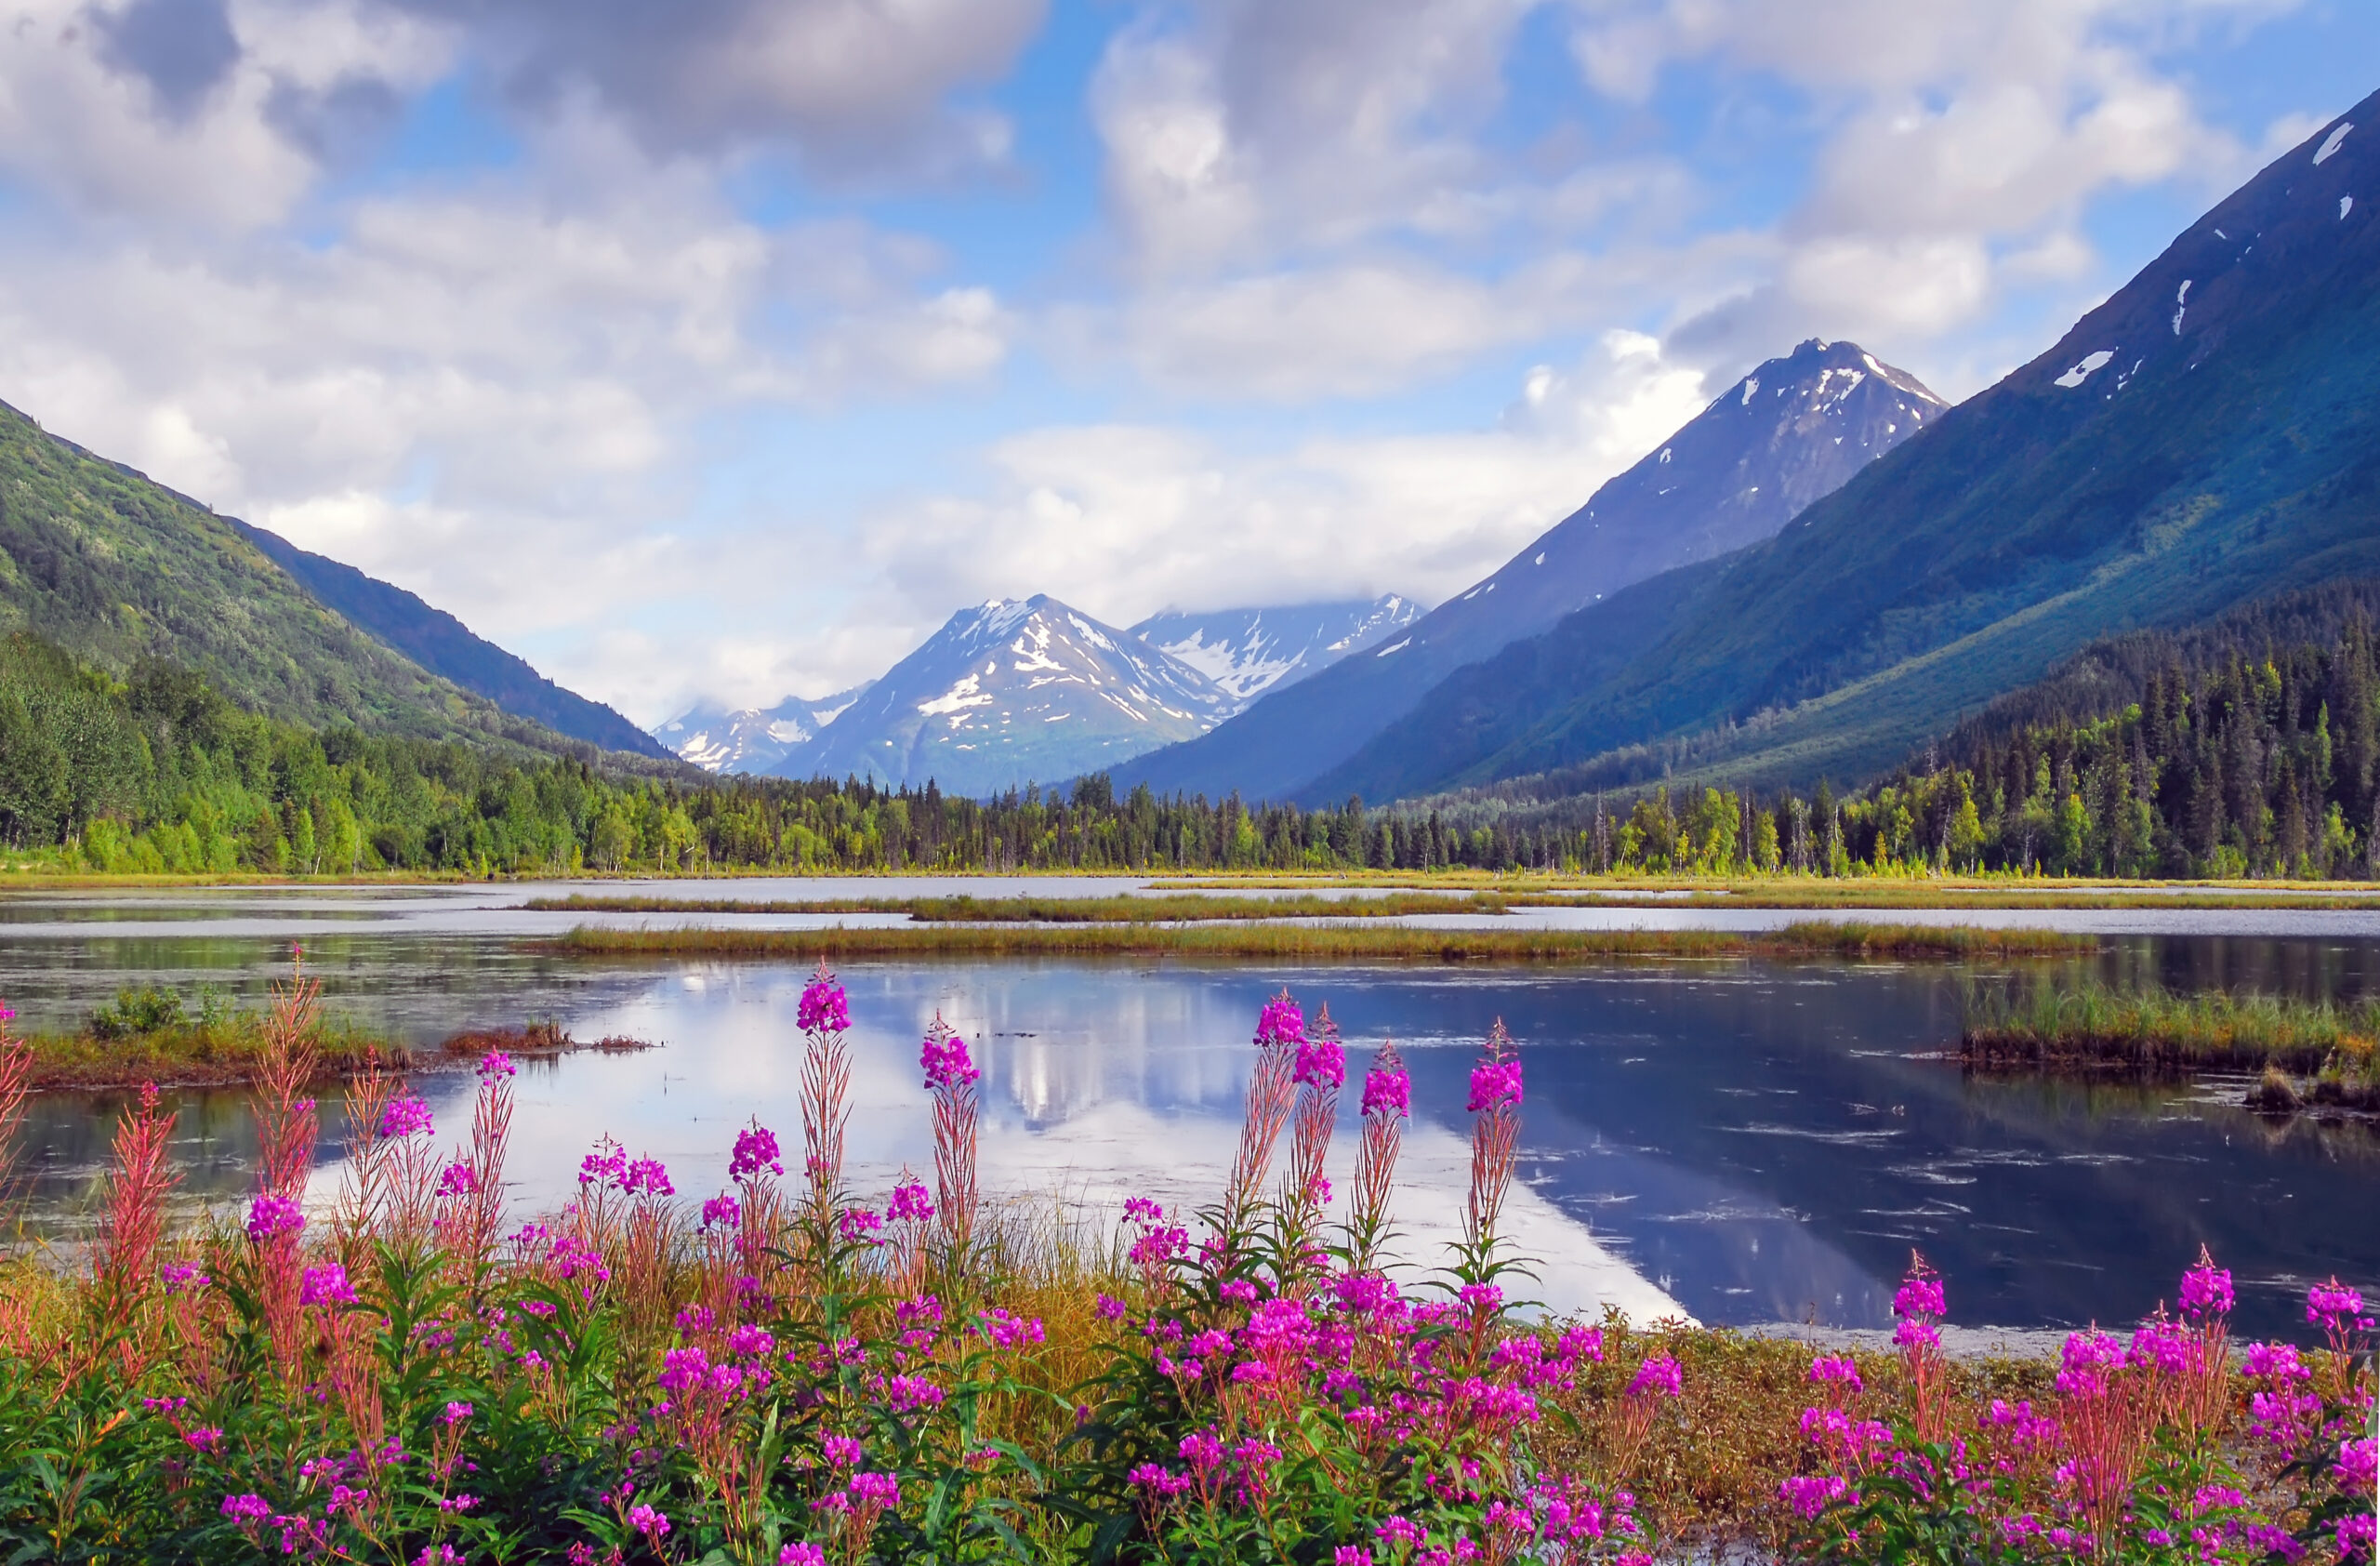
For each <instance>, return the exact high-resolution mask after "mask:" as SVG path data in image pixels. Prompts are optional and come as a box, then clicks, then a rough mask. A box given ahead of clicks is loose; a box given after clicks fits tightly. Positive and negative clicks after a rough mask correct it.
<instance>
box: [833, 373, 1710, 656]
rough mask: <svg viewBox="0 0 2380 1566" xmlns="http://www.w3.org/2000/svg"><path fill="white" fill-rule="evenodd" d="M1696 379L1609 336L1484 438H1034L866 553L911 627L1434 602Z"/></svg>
mask: <svg viewBox="0 0 2380 1566" xmlns="http://www.w3.org/2000/svg"><path fill="white" fill-rule="evenodd" d="M1703 384H1704V383H1703V378H1702V377H1701V375H1700V374H1699V372H1698V371H1696V370H1693V369H1691V368H1687V367H1683V366H1680V365H1673V364H1671V363H1668V362H1666V361H1665V360H1664V359H1663V358H1662V356H1661V353H1660V350H1659V345H1658V344H1657V343H1655V342H1654V341H1653V339H1651V338H1647V337H1645V336H1643V335H1641V334H1637V333H1630V332H1614V333H1610V334H1607V336H1606V337H1605V338H1602V339H1601V340H1600V341H1598V342H1597V344H1596V345H1595V346H1594V348H1593V350H1592V351H1591V352H1589V353H1588V354H1587V355H1586V356H1585V357H1584V358H1583V359H1582V360H1581V361H1580V363H1579V364H1578V365H1576V366H1574V367H1572V368H1570V369H1567V370H1564V371H1556V370H1554V369H1552V368H1550V367H1547V368H1540V369H1539V370H1537V371H1535V372H1533V373H1532V374H1531V375H1530V376H1529V378H1527V383H1526V384H1525V386H1524V387H1523V388H1522V390H1521V392H1520V395H1519V396H1518V397H1516V398H1515V400H1514V405H1513V406H1512V408H1511V409H1510V410H1509V411H1508V413H1507V415H1506V417H1505V418H1504V419H1503V421H1502V422H1501V425H1500V426H1498V427H1496V428H1493V429H1488V430H1479V431H1467V432H1461V433H1440V434H1430V433H1417V434H1411V435H1403V436H1382V437H1374V438H1368V439H1360V440H1351V439H1337V440H1312V441H1307V442H1304V443H1302V444H1300V445H1296V446H1294V447H1292V448H1289V449H1287V450H1273V451H1248V450H1231V449H1226V448H1224V447H1223V446H1221V445H1217V444H1216V443H1213V442H1211V441H1209V440H1206V439H1203V438H1200V437H1199V436H1197V435H1195V434H1192V433H1190V432H1187V431H1183V430H1179V429H1167V428H1155V427H1148V426H1064V427H1053V428H1047V429H1041V430H1037V431H1029V432H1027V433H1025V434H1021V435H1017V436H1013V437H1011V438H1009V439H1007V440H1004V441H1002V442H1000V443H998V445H996V446H995V447H994V448H993V449H992V450H991V452H990V453H989V458H990V463H991V468H992V474H991V480H990V483H989V484H988V485H987V486H986V487H987V490H988V493H987V494H983V495H976V496H945V497H939V498H929V499H925V500H922V501H919V502H917V503H915V504H912V505H909V506H907V507H905V508H901V509H897V510H894V511H891V512H890V513H888V514H886V515H884V516H881V517H879V518H877V519H875V520H874V522H873V524H872V525H871V526H870V528H869V530H868V539H869V549H870V550H871V551H872V553H873V555H874V558H875V559H876V561H877V562H878V563H879V566H880V568H881V570H882V571H883V573H884V575H885V577H886V578H887V580H888V581H889V582H890V583H891V584H892V585H893V588H894V590H895V591H896V592H897V593H898V595H899V597H898V600H897V603H898V604H900V605H901V606H903V607H906V611H907V613H906V616H901V618H903V619H906V622H907V623H908V624H909V625H910V626H911V627H912V628H913V630H915V631H916V632H918V633H919V634H921V633H922V632H923V630H929V629H931V627H932V625H933V624H936V623H939V621H940V620H941V618H942V617H943V616H944V615H945V614H946V613H947V612H948V610H949V608H950V607H951V606H953V605H955V604H963V603H967V602H971V601H973V600H979V599H982V598H985V597H992V596H1022V595H1025V594H1027V593H1032V592H1049V593H1052V594H1054V595H1055V596H1057V597H1059V598H1061V599H1064V601H1066V602H1068V603H1070V604H1074V605H1075V606H1076V607H1078V608H1080V609H1083V610H1085V611H1087V612H1089V613H1091V614H1092V615H1095V616H1097V617H1100V618H1102V619H1105V620H1107V621H1109V622H1110V623H1114V624H1129V623H1131V621H1133V620H1136V619H1138V618H1141V617H1144V616H1145V615H1148V614H1152V613H1154V612H1156V611H1157V610H1158V609H1161V608H1164V607H1167V606H1169V605H1172V606H1178V607H1189V608H1211V607H1220V606H1223V605H1228V604H1250V603H1274V604H1280V603H1295V602H1300V601H1310V600H1314V599H1319V598H1328V597H1342V596H1351V595H1355V594H1360V593H1370V592H1381V591H1401V592H1406V593H1410V594H1414V595H1416V596H1419V597H1421V598H1423V599H1426V600H1430V601H1433V602H1435V600H1436V599H1438V598H1440V597H1443V596H1445V595H1446V594H1448V593H1450V592H1452V591H1456V590H1458V589H1460V588H1461V587H1463V586H1466V585H1468V584H1469V583H1471V582H1472V581H1474V580H1476V579H1477V578H1478V577H1481V576H1484V575H1486V574H1487V573H1488V571H1491V570H1493V569H1494V568H1495V567H1496V566H1498V565H1500V564H1502V563H1503V562H1504V561H1505V559H1507V558H1508V557H1509V556H1510V555H1511V554H1512V553H1513V551H1515V550H1517V549H1518V548H1519V547H1520V546H1521V545H1522V544H1524V543H1526V542H1527V541H1528V540H1529V539H1530V538H1532V537H1535V536H1536V535H1537V534H1538V533H1540V532H1541V531H1543V530H1544V529H1545V528H1547V527H1549V526H1551V525H1552V524H1554V523H1555V522H1557V521H1559V520H1560V519H1561V518H1562V517H1564V516H1566V515H1567V514H1568V513H1569V512H1570V511H1572V510H1574V509H1576V508H1577V507H1578V506H1579V505H1580V504H1581V503H1582V502H1583V501H1584V500H1585V499H1586V498H1587V496H1588V495H1589V494H1590V493H1591V492H1592V491H1593V489H1594V487H1595V486H1596V485H1597V484H1600V483H1601V482H1602V481H1603V480H1604V479H1606V478H1607V477H1609V476H1610V475H1611V474H1612V473H1614V472H1617V471H1620V469H1622V468H1624V467H1626V466H1628V465H1629V464H1630V463H1633V462H1634V461H1635V460H1636V459H1637V458H1641V457H1642V456H1643V455H1644V454H1645V453H1646V451H1648V450H1650V449H1651V448H1652V447H1653V446H1654V445H1656V444H1657V443H1658V442H1659V440H1660V439H1661V438H1662V437H1663V436H1665V435H1667V434H1668V433H1670V432H1671V431H1673V430H1674V429H1676V428H1677V426H1679V425H1680V424H1683V423H1684V422H1685V421H1686V419H1688V418H1692V417H1693V416H1694V415H1695V414H1696V413H1697V412H1699V410H1700V408H1701V406H1702V405H1703V403H1704V401H1705V400H1706V397H1705V393H1704V391H1703ZM954 546H956V547H954ZM885 607H886V608H887V610H888V611H889V612H892V613H894V614H897V613H898V610H896V609H893V606H892V605H889V604H888V605H886V606H885ZM861 671H864V672H874V670H861Z"/></svg>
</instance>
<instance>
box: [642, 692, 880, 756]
mask: <svg viewBox="0 0 2380 1566" xmlns="http://www.w3.org/2000/svg"><path fill="white" fill-rule="evenodd" d="M870 683H873V682H870ZM867 690H868V687H867V685H853V687H852V688H851V689H850V690H847V691H837V692H836V693H835V694H834V695H833V696H829V697H820V698H819V699H817V700H816V701H805V700H803V699H802V698H801V697H786V699H785V700H783V701H780V702H778V703H777V704H776V705H775V706H774V707H747V708H745V709H743V710H738V711H730V710H727V709H725V708H721V707H695V708H692V709H689V710H686V711H684V712H681V713H680V714H679V715H678V716H676V717H674V718H672V719H670V720H669V721H668V723H664V724H662V725H661V726H660V727H659V728H656V729H655V730H654V731H653V737H654V738H655V739H656V740H658V741H659V742H660V743H661V744H663V745H665V746H667V747H668V749H669V750H671V751H672V752H673V753H675V754H676V755H678V756H679V757H681V758H682V759H683V760H685V761H689V762H692V763H694V765H696V766H698V767H701V768H702V769H703V770H704V771H706V772H756V773H774V772H776V771H777V770H778V769H779V767H781V766H782V765H783V764H784V763H785V761H786V759H787V757H788V756H791V755H792V754H793V753H794V751H795V750H799V749H800V747H801V746H802V745H803V744H804V743H806V742H807V741H809V740H812V739H815V738H816V737H818V734H819V731H820V730H822V729H824V728H825V727H826V725H827V724H828V723H833V722H834V721H835V720H836V719H837V718H839V717H840V716H842V714H843V713H844V712H845V711H846V710H848V709H849V708H850V707H851V705H852V703H853V702H854V701H857V700H858V699H859V698H860V697H863V696H866V694H867Z"/></svg>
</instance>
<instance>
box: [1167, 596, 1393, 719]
mask: <svg viewBox="0 0 2380 1566" xmlns="http://www.w3.org/2000/svg"><path fill="white" fill-rule="evenodd" d="M1422 612H1423V610H1422V606H1421V604H1416V603H1414V602H1413V601H1412V600H1411V599H1409V598H1400V597H1398V596H1397V595H1395V593H1386V594H1383V595H1382V596H1381V597H1379V598H1369V599H1353V600H1349V601H1347V602H1343V603H1336V604H1295V605H1291V606H1289V607H1287V608H1268V609H1219V610H1216V611H1214V612H1213V613H1210V614H1183V613H1181V612H1179V611H1176V610H1168V611H1166V612H1165V613H1164V614H1161V615H1154V616H1151V617H1149V618H1147V619H1145V620H1143V621H1142V622H1141V623H1140V624H1138V625H1136V626H1134V627H1132V634H1133V635H1134V636H1137V637H1139V638H1140V639H1141V640H1142V641H1144V642H1145V643H1147V644H1150V645H1151V646H1154V647H1157V648H1159V649H1161V650H1162V651H1164V652H1165V653H1166V654H1167V655H1169V656H1170V657H1175V658H1179V659H1180V660H1181V661H1183V663H1186V664H1188V665H1189V666H1190V667H1191V668H1193V669H1196V670H1198V672H1199V673H1201V674H1204V675H1205V676H1206V677H1207V678H1208V679H1209V680H1210V681H1212V682H1214V683H1215V684H1216V686H1217V687H1218V688H1220V689H1221V690H1223V692H1224V693H1225V694H1226V695H1228V696H1229V697H1231V699H1232V703H1233V707H1232V710H1234V711H1237V710H1239V709H1240V708H1243V707H1245V706H1247V705H1248V704H1249V703H1250V702H1251V701H1254V700H1255V699H1256V698H1257V697H1260V696H1263V694H1264V693H1265V692H1266V691H1269V690H1272V689H1274V688H1276V686H1280V685H1285V684H1291V683H1295V682H1297V681H1299V680H1302V679H1304V678H1305V677H1306V676H1307V675H1309V674H1312V673H1314V672H1316V670H1323V669H1328V668H1329V667H1330V666H1331V665H1332V664H1334V663H1337V662H1338V661H1339V660H1340V659H1341V658H1343V657H1346V656H1347V655H1349V654H1350V653H1355V652H1360V651H1362V650H1363V649H1364V648H1366V647H1369V646H1370V645H1371V644H1374V643H1376V642H1378V641H1379V640H1380V639H1381V638H1382V637H1384V636H1386V635H1388V634H1389V633H1391V632H1392V631H1395V630H1398V629H1399V628H1400V627H1403V626H1407V625H1409V624H1411V623H1412V622H1413V621H1414V620H1417V619H1419V618H1421V615H1422Z"/></svg>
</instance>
